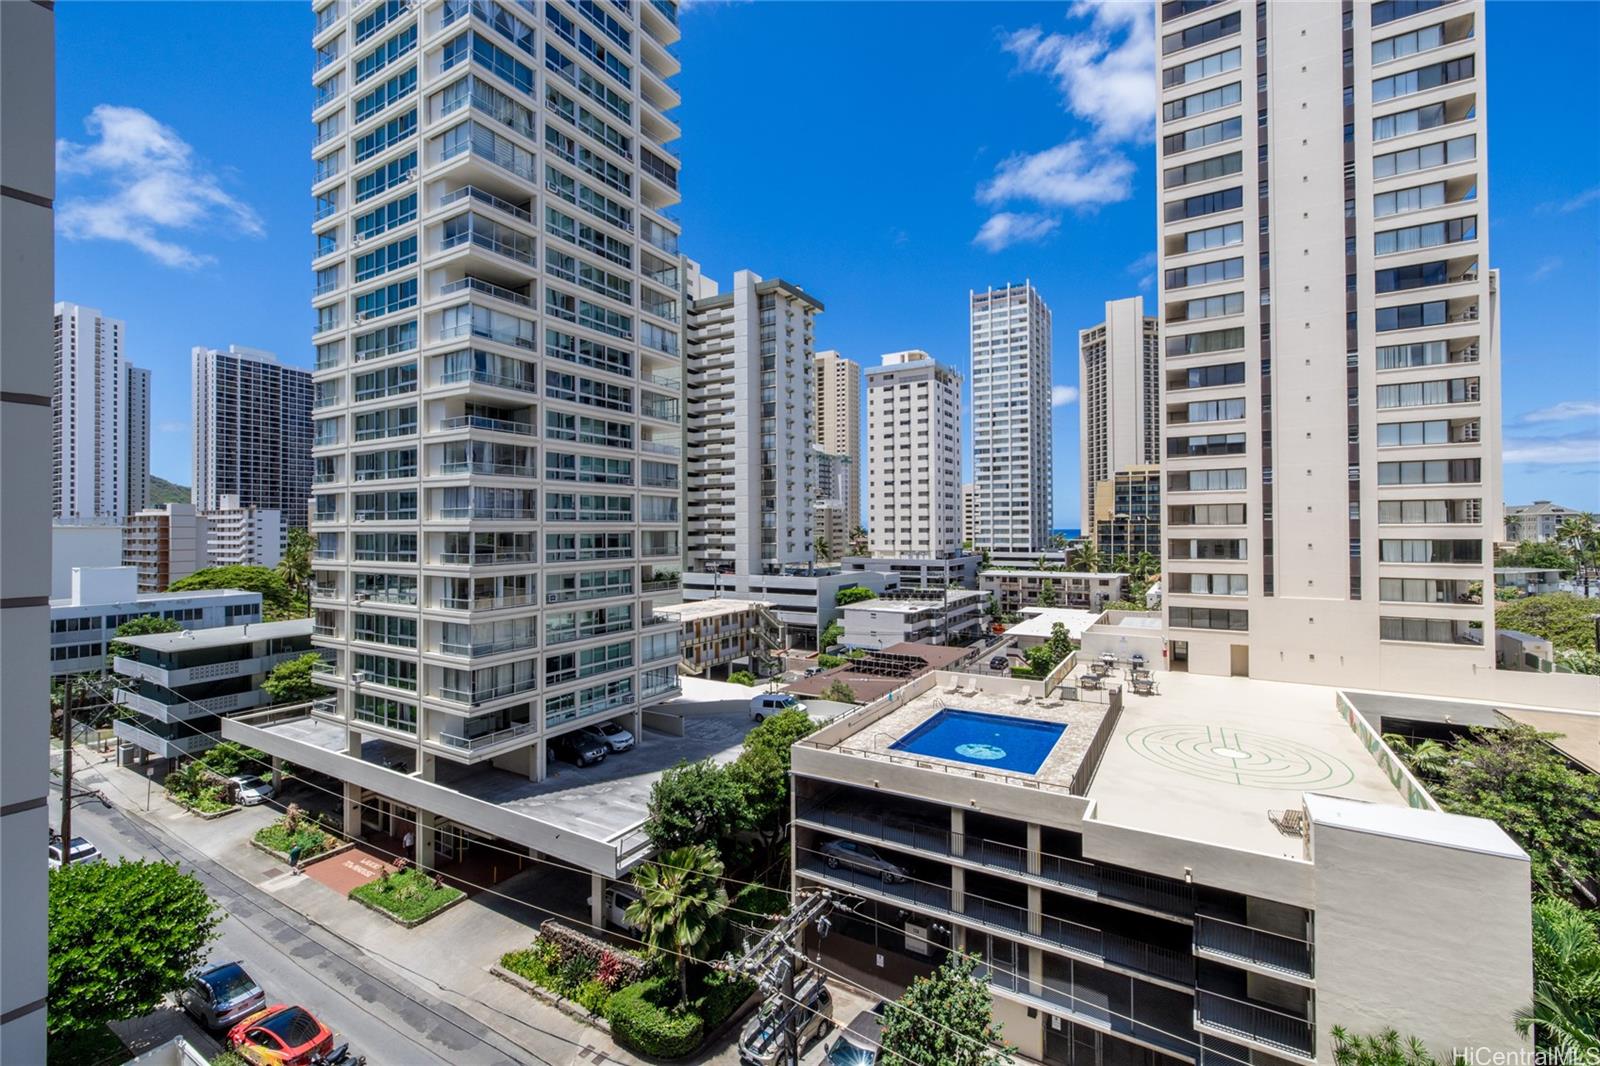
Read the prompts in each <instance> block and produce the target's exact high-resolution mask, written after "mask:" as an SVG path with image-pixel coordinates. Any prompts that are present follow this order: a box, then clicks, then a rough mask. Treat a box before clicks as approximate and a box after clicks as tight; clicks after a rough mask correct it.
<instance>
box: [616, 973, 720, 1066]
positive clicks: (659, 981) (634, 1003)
mask: <svg viewBox="0 0 1600 1066" xmlns="http://www.w3.org/2000/svg"><path fill="white" fill-rule="evenodd" d="M674 994H675V989H674V988H673V983H672V981H671V980H670V979H663V978H661V977H652V978H650V979H649V980H646V981H639V982H637V983H635V984H631V985H628V986H627V987H626V988H624V989H622V990H621V991H619V992H616V993H614V994H613V995H612V997H611V999H610V1000H609V1001H608V1002H607V1003H606V1014H605V1017H606V1021H607V1022H609V1023H611V1035H612V1037H614V1038H615V1039H616V1041H617V1043H619V1044H621V1045H622V1046H623V1047H625V1048H628V1049H629V1050H632V1051H637V1052H638V1053H639V1054H641V1055H653V1056H655V1057H657V1058H663V1059H677V1058H682V1057H683V1056H685V1055H687V1054H689V1053H690V1052H692V1051H694V1049H695V1048H697V1047H699V1046H700V1038H701V1037H702V1036H704V1035H705V1022H704V1021H702V1020H701V1018H700V1015H698V1014H696V1013H694V1012H693V1011H688V1010H675V1009H672V1008H669V1007H663V1006H661V1005H660V1004H662V1003H670V1002H671V1001H672V999H673V996H674Z"/></svg>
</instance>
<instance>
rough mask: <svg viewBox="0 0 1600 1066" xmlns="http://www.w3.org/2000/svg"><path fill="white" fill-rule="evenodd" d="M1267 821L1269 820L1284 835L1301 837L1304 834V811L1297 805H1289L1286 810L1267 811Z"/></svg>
mask: <svg viewBox="0 0 1600 1066" xmlns="http://www.w3.org/2000/svg"><path fill="white" fill-rule="evenodd" d="M1267 821H1269V822H1271V823H1272V824H1273V826H1274V827H1276V829H1277V830H1278V832H1280V833H1282V834H1283V835H1284V836H1286V837H1303V836H1305V835H1306V812H1305V811H1304V810H1303V809H1301V808H1299V807H1291V808H1290V809H1289V810H1286V811H1270V810H1269V811H1268V812H1267Z"/></svg>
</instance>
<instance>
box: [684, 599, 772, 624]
mask: <svg viewBox="0 0 1600 1066" xmlns="http://www.w3.org/2000/svg"><path fill="white" fill-rule="evenodd" d="M771 606H772V602H771V601H770V600H736V599H732V598H729V597H721V598H718V599H714V600H685V601H684V602H683V603H674V604H671V605H670V606H661V607H657V608H656V613H657V614H670V615H673V616H675V617H676V618H677V619H678V621H679V622H697V621H700V620H702V619H706V618H721V617H723V616H724V615H730V614H743V613H744V612H746V611H752V610H754V609H756V608H757V607H768V608H770V607H771Z"/></svg>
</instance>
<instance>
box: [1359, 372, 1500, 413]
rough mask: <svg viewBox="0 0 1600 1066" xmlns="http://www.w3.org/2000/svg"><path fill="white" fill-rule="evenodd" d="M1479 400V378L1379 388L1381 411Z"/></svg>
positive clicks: (1418, 382)
mask: <svg viewBox="0 0 1600 1066" xmlns="http://www.w3.org/2000/svg"><path fill="white" fill-rule="evenodd" d="M1477 399H1478V379H1477V378H1449V379H1446V380H1440V381H1408V382H1404V383H1402V384H1399V385H1379V386H1378V407H1379V409H1380V410H1381V409H1385V408H1392V407H1428V406H1431V405H1434V404H1444V403H1475V402H1477Z"/></svg>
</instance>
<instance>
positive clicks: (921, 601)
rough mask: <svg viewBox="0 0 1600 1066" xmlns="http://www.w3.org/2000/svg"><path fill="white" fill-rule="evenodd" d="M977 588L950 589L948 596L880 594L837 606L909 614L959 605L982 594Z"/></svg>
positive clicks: (851, 609) (846, 608)
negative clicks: (868, 598) (890, 595)
mask: <svg viewBox="0 0 1600 1066" xmlns="http://www.w3.org/2000/svg"><path fill="white" fill-rule="evenodd" d="M982 595H983V593H981V592H979V591H978V590H977V589H951V590H950V596H949V598H948V599H946V598H945V597H943V596H938V595H928V596H913V597H904V596H894V597H889V596H880V597H877V598H875V599H870V600H861V601H860V602H858V603H851V604H846V605H845V606H843V607H841V608H839V610H841V611H892V612H897V613H899V614H911V613H912V612H914V611H934V610H938V609H939V608H941V607H945V606H950V607H959V606H961V605H962V604H965V603H969V602H970V601H972V600H975V599H977V598H979V597H980V596H982Z"/></svg>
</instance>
